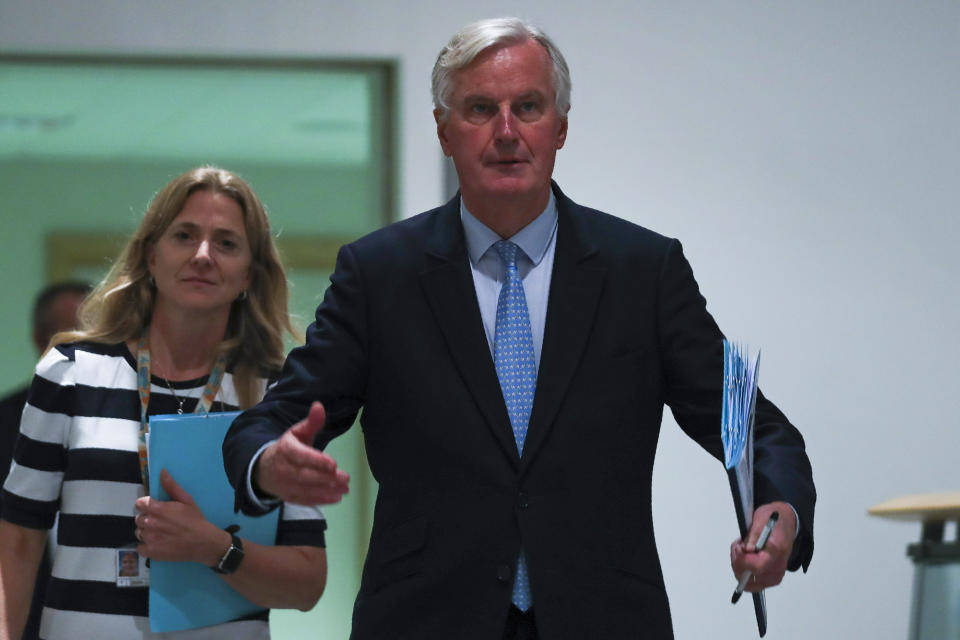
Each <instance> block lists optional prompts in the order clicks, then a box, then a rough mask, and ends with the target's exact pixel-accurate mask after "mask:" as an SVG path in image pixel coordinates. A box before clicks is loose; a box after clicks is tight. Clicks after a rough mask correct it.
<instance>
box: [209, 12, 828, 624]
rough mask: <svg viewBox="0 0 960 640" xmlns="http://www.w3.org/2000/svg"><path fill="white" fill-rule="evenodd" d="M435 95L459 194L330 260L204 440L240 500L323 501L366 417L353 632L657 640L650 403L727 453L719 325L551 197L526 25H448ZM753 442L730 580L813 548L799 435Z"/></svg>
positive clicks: (667, 279)
mask: <svg viewBox="0 0 960 640" xmlns="http://www.w3.org/2000/svg"><path fill="white" fill-rule="evenodd" d="M433 90H434V101H435V105H436V109H435V110H434V116H435V118H436V122H437V134H438V137H439V139H440V144H441V147H442V148H443V150H444V153H446V154H447V155H448V156H451V157H452V158H453V161H454V164H455V166H456V169H457V175H458V177H459V179H460V186H461V192H460V193H459V194H458V196H457V197H455V198H454V199H453V200H451V201H450V202H448V203H447V204H446V205H445V206H443V207H440V208H438V209H435V210H433V211H428V212H426V213H423V214H421V215H419V216H416V217H414V218H411V219H409V220H405V221H402V222H399V223H397V224H394V225H391V226H389V227H387V228H385V229H383V230H381V231H378V232H376V233H373V234H371V235H369V236H367V237H365V238H361V239H360V240H358V241H357V242H355V243H353V244H350V245H347V246H345V247H343V248H342V249H341V251H340V255H339V257H338V261H337V267H336V270H335V272H334V275H333V276H332V277H331V286H330V288H329V289H328V290H327V293H326V295H325V297H324V301H323V303H322V304H321V305H320V307H319V308H318V309H317V316H316V322H315V323H314V324H313V325H311V327H310V329H309V330H308V335H307V342H306V345H305V346H303V347H300V348H298V349H295V350H294V351H293V352H292V353H291V354H290V356H289V358H288V360H287V363H286V365H285V368H284V372H283V375H282V376H281V379H280V381H279V383H278V384H277V386H276V387H275V388H274V389H273V390H272V391H271V392H270V393H268V394H267V396H266V398H265V399H264V400H263V402H262V403H261V404H259V405H258V406H257V407H255V408H254V409H252V410H250V411H248V412H247V413H245V414H244V415H243V416H241V417H240V418H239V419H238V420H237V421H236V422H235V424H234V426H233V428H232V429H231V431H230V433H229V434H228V435H227V438H226V440H225V442H224V459H225V464H226V468H227V471H228V474H229V476H230V479H231V482H232V483H233V484H234V486H235V487H236V488H237V501H238V505H239V506H240V507H241V508H242V509H244V510H245V511H248V512H252V513H256V512H263V511H264V510H266V509H268V508H270V506H271V504H272V503H274V502H275V501H276V500H277V499H284V500H290V501H293V502H302V503H307V504H317V503H329V502H336V501H337V500H339V499H340V497H341V496H342V494H343V493H344V492H345V491H346V490H347V484H348V478H347V476H346V474H345V473H344V472H343V471H341V470H339V469H337V467H336V463H335V461H333V460H332V459H331V458H330V457H329V456H327V455H326V454H324V453H322V451H320V449H322V447H323V446H324V445H325V444H326V443H327V442H329V440H330V439H331V438H333V437H335V436H336V435H338V434H340V433H342V432H343V431H344V430H345V429H347V428H348V427H349V426H350V424H351V423H352V422H353V420H354V418H355V417H356V416H357V414H358V412H359V411H360V410H361V409H362V410H363V413H362V416H361V418H360V424H361V426H362V428H363V432H364V436H365V445H366V451H367V457H368V460H369V463H370V468H371V470H372V472H373V475H374V477H375V478H376V480H377V481H378V483H379V493H378V496H377V502H376V507H375V513H374V522H373V531H372V536H371V541H370V548H369V553H368V555H367V560H366V564H365V567H364V571H363V578H362V583H361V586H360V592H359V594H358V596H357V600H356V605H355V607H354V614H353V635H352V637H354V638H357V639H360V640H366V639H382V638H416V639H418V640H421V639H432V638H458V639H472V638H477V639H496V638H537V637H539V638H543V639H545V640H552V639H559V638H570V639H574V638H575V639H584V638H607V639H616V638H637V637H644V638H671V637H672V629H671V623H670V613H669V607H668V604H667V596H666V592H665V589H664V584H663V578H662V575H661V572H660V566H659V561H658V559H657V552H656V547H655V544H654V539H653V523H652V517H651V509H650V504H651V497H650V493H651V475H652V471H653V460H654V454H655V451H656V444H657V438H658V434H659V428H660V421H661V417H662V413H663V406H664V405H665V404H666V405H669V406H670V408H671V410H672V411H673V413H674V415H675V416H676V418H677V422H678V423H679V424H680V426H681V427H682V428H683V429H684V430H685V431H686V432H687V433H688V434H689V435H690V436H691V437H692V438H694V439H695V440H696V441H697V442H699V443H700V444H701V445H702V446H703V447H704V448H706V449H707V450H708V451H709V452H710V453H712V454H713V455H714V456H717V457H721V456H722V448H721V442H720V426H719V425H720V410H721V398H722V395H721V386H722V385H721V383H722V373H721V372H722V335H721V333H720V331H719V329H718V328H717V326H716V324H715V323H714V321H713V319H712V317H711V316H710V315H709V314H708V313H707V311H706V308H705V301H704V299H703V297H702V296H701V295H700V293H699V291H698V288H697V285H696V282H695V280H694V278H693V274H692V272H691V270H690V267H689V265H688V264H687V261H686V260H685V258H684V257H683V253H682V250H681V247H680V244H679V243H678V242H677V241H676V240H671V239H669V238H665V237H663V236H660V235H657V234H655V233H653V232H651V231H648V230H646V229H643V228H641V227H638V226H636V225H633V224H630V223H627V222H625V221H623V220H620V219H617V218H614V217H612V216H609V215H606V214H603V213H600V212H598V211H594V210H591V209H587V208H585V207H581V206H579V205H577V204H576V203H574V202H573V201H571V200H570V199H569V198H567V197H566V196H565V195H564V194H563V193H562V192H561V191H560V189H559V187H557V185H556V184H553V183H551V174H552V171H553V165H554V159H555V155H556V152H557V150H558V149H560V148H561V147H562V146H563V143H564V140H565V138H566V133H567V110H568V109H569V105H570V102H569V97H570V81H569V73H568V71H567V67H566V63H565V62H564V60H563V56H562V55H561V54H560V52H559V51H558V50H557V49H556V47H555V46H554V45H553V43H552V42H551V41H550V40H549V39H548V38H547V37H546V36H544V35H543V34H542V32H540V31H539V30H537V29H536V28H534V27H531V26H530V25H527V24H525V23H522V22H521V21H519V20H515V19H500V20H489V21H483V22H480V23H476V24H473V25H469V26H467V27H465V28H464V29H462V30H461V31H460V32H459V33H458V34H457V35H455V36H454V38H453V39H452V40H451V41H450V44H449V45H448V46H447V47H446V48H445V49H444V50H443V51H442V52H441V54H440V57H439V58H438V60H437V65H436V66H435V68H434V75H433ZM315 401H319V402H315ZM308 409H309V413H308ZM304 414H307V417H306V418H305V419H304ZM290 425H293V426H292V427H291V426H290ZM756 439H757V456H756V463H755V465H756V481H755V482H756V504H757V511H756V515H755V522H756V523H757V525H756V526H755V527H754V529H753V531H752V532H751V535H750V536H749V539H748V541H746V542H740V541H737V542H735V543H734V544H733V545H732V548H731V557H732V564H733V569H734V571H735V573H737V574H738V575H740V574H741V573H742V572H743V571H745V570H746V569H748V568H749V569H751V570H752V571H753V574H754V576H755V580H753V581H751V583H750V584H749V585H748V587H747V588H748V590H750V591H755V590H759V589H761V588H763V587H769V586H772V585H775V584H777V583H779V582H780V580H781V579H782V577H783V575H784V571H785V570H786V569H787V567H788V566H789V568H790V569H796V568H799V567H800V566H804V567H806V565H807V564H808V563H809V561H810V557H811V555H812V551H813V537H812V525H813V506H814V500H815V492H814V487H813V481H812V477H811V473H810V465H809V462H808V460H807V457H806V455H805V453H804V445H803V440H802V438H801V437H800V434H799V433H798V432H797V431H796V429H794V428H793V427H792V426H791V425H790V424H789V422H788V421H787V420H786V418H785V417H784V416H783V414H782V413H780V411H779V410H777V408H776V407H774V406H773V405H772V404H771V403H770V402H768V401H767V400H766V399H765V398H761V399H760V400H759V401H758V408H757V426H756ZM312 445H315V446H316V447H317V448H314V446H312ZM718 473H719V470H718ZM775 510H776V511H778V512H779V513H780V520H779V524H778V525H777V527H776V528H775V530H774V533H773V535H772V536H771V538H770V541H769V543H768V545H767V547H766V548H765V549H764V551H762V552H756V551H755V550H754V547H753V541H755V540H756V538H757V535H758V533H759V529H760V527H761V526H762V524H763V522H764V521H765V520H766V519H767V516H768V515H769V514H770V513H772V512H773V511H775Z"/></svg>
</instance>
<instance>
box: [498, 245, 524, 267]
mask: <svg viewBox="0 0 960 640" xmlns="http://www.w3.org/2000/svg"><path fill="white" fill-rule="evenodd" d="M493 248H494V249H496V251H497V253H498V254H499V255H500V259H501V260H503V264H505V265H506V266H507V267H515V266H517V253H518V252H519V251H520V247H518V246H517V245H516V244H514V243H513V242H510V241H509V240H501V241H499V242H497V243H496V244H495V245H493Z"/></svg>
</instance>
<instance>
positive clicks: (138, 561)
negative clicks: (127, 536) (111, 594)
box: [114, 546, 150, 587]
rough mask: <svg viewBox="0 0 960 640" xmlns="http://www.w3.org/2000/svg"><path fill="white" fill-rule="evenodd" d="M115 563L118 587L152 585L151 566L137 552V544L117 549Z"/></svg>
mask: <svg viewBox="0 0 960 640" xmlns="http://www.w3.org/2000/svg"><path fill="white" fill-rule="evenodd" d="M114 564H115V569H114V573H115V574H116V578H117V586H118V587H147V586H149V585H150V568H149V567H148V566H147V559H146V558H144V557H142V556H141V555H140V554H139V553H137V548H136V547H135V546H130V547H123V548H120V549H117V550H116V558H115V563H114Z"/></svg>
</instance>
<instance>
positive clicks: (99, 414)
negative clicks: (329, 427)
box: [0, 167, 327, 640]
mask: <svg viewBox="0 0 960 640" xmlns="http://www.w3.org/2000/svg"><path fill="white" fill-rule="evenodd" d="M287 300H288V291H287V284H286V276H285V274H284V271H283V267H282V265H281V264H280V261H279V258H278V256H277V252H276V249H275V247H274V245H273V240H272V238H271V235H270V226H269V222H268V220H267V217H266V213H265V211H264V208H263V205H262V204H261V202H260V200H259V199H258V198H257V196H256V195H255V194H254V193H253V191H252V190H251V188H250V186H249V185H248V184H247V183H246V182H244V181H243V180H242V179H241V178H239V177H238V176H236V175H234V174H233V173H230V172H229V171H224V170H222V169H216V168H212V167H203V168H199V169H194V170H192V171H188V172H187V173H184V174H183V175H181V176H178V177H177V178H175V179H174V180H173V181H172V182H170V183H169V184H168V185H167V186H166V187H164V188H163V189H162V190H161V191H160V192H159V193H158V194H157V195H156V197H154V199H153V201H152V202H151V204H150V205H149V207H148V209H147V212H146V214H145V216H144V218H143V220H142V222H141V223H140V226H139V228H138V229H137V231H136V232H135V233H134V234H133V237H131V238H130V240H129V241H128V243H127V245H126V247H125V249H124V250H123V252H122V254H121V255H120V258H119V259H118V260H117V262H116V263H115V264H114V265H113V268H112V269H111V270H110V272H109V274H108V275H107V277H106V278H105V279H104V281H103V282H102V283H101V284H100V285H99V286H98V287H97V288H96V289H95V290H94V291H93V292H92V293H91V295H90V297H89V298H88V299H87V301H86V302H85V303H84V305H83V307H82V309H81V312H80V315H81V329H80V330H78V331H75V332H67V333H61V334H58V335H57V336H55V337H54V339H53V340H52V342H51V347H50V348H49V349H48V351H47V352H46V354H45V355H44V356H43V358H42V359H41V360H40V363H39V364H38V365H37V370H36V376H35V377H34V382H33V384H32V387H31V391H30V395H29V398H28V402H27V407H26V408H25V409H24V413H23V419H22V421H21V433H20V438H19V442H18V446H17V451H16V454H15V456H14V465H13V467H12V469H11V473H10V475H9V477H8V479H7V481H6V483H5V484H4V488H3V493H2V500H3V502H2V512H0V640H6V639H8V638H19V637H20V633H21V630H22V628H23V624H24V620H25V618H26V615H27V610H28V607H29V604H30V602H29V598H30V589H29V588H28V587H27V585H30V584H32V580H33V576H34V575H35V572H36V568H37V565H38V563H39V560H40V557H41V554H42V551H43V542H44V538H45V535H46V530H47V529H49V528H50V527H51V526H52V524H53V521H54V517H55V516H57V515H58V514H59V525H58V529H59V531H58V541H59V545H58V547H57V553H56V556H55V558H54V565H53V576H52V578H51V581H50V584H49V586H48V589H47V599H46V602H45V606H44V611H43V618H42V622H41V636H42V637H44V638H48V639H49V640H58V639H60V638H75V637H77V636H78V634H80V635H82V636H83V637H89V638H119V639H126V638H131V639H140V638H151V637H155V635H156V634H152V633H151V632H150V630H149V628H150V627H149V621H148V617H147V616H148V614H149V612H148V610H147V607H148V588H147V587H146V586H144V585H143V583H142V581H139V580H131V579H130V577H129V576H128V575H127V574H129V573H130V569H129V567H128V568H127V569H126V570H123V569H122V568H121V566H122V565H121V563H120V562H119V561H118V560H117V559H118V558H119V557H120V556H121V550H130V549H136V551H137V552H138V553H139V555H140V556H142V557H146V558H156V559H159V560H172V561H190V562H198V563H202V564H205V565H207V566H209V567H211V569H212V570H215V571H218V573H219V574H220V576H221V578H222V579H223V580H224V581H226V582H227V583H228V584H229V585H230V586H232V587H233V588H234V589H236V590H237V591H239V592H240V593H242V594H243V595H244V596H246V597H247V598H248V599H249V600H251V601H253V602H255V603H257V604H258V605H260V606H262V607H263V611H262V613H261V614H259V615H256V616H254V617H251V618H247V619H244V620H238V621H232V622H228V623H224V624H222V625H216V626H213V627H206V628H203V629H197V630H192V631H185V632H179V633H178V634H174V635H175V636H176V637H178V638H180V637H182V638H231V639H234V638H267V637H269V630H268V625H267V610H268V609H269V608H298V609H303V610H307V609H310V608H311V607H313V605H314V604H315V603H316V602H317V600H318V598H319V597H320V595H321V593H322V592H323V589H324V586H325V583H326V568H327V567H326V551H325V549H324V539H323V532H324V529H325V522H324V520H323V516H322V514H321V513H320V511H319V509H316V508H305V507H300V506H296V505H290V504H284V505H283V512H282V514H281V516H280V521H279V524H278V531H277V541H276V542H277V544H276V546H261V545H256V544H254V543H252V542H249V541H243V540H242V539H238V538H236V537H235V536H233V535H232V534H231V533H229V532H227V531H224V530H222V529H219V528H217V527H216V526H215V525H213V524H211V523H210V522H208V521H207V520H206V519H205V518H204V517H203V514H202V513H201V512H200V510H199V509H198V508H197V507H196V506H195V505H194V504H193V502H192V500H191V499H190V496H189V494H187V492H186V491H184V490H183V489H182V488H181V487H180V486H179V485H177V483H176V478H173V477H171V476H170V474H168V473H164V474H163V478H162V483H163V485H164V488H165V489H166V490H167V492H168V493H169V494H170V495H171V496H172V497H173V500H172V501H170V502H164V503H161V502H157V501H151V499H150V498H149V497H145V496H144V488H143V486H144V481H143V477H144V476H143V472H144V468H143V467H142V466H141V462H140V455H139V452H140V446H141V443H142V439H143V430H144V424H145V422H146V419H147V417H148V416H149V415H153V414H159V413H178V412H192V411H204V410H208V411H230V410H235V409H238V408H246V407H249V406H252V405H253V404H255V403H256V402H257V401H258V400H259V399H260V397H261V396H262V395H263V393H264V390H265V387H266V383H267V380H268V379H270V378H271V377H274V376H275V375H276V374H277V372H278V371H279V369H280V366H281V365H282V363H283V356H284V353H283V340H282V336H283V332H284V331H290V332H292V329H291V325H290V319H289V316H288V312H287ZM210 473H211V474H220V473H223V471H222V469H221V468H220V467H219V465H218V464H217V463H216V462H213V463H212V464H211V467H210ZM238 547H240V548H242V553H239V552H238V551H239V550H240V549H238ZM121 573H122V574H124V575H123V576H121ZM170 636H171V634H162V637H165V638H166V637H170ZM157 637H161V636H159V635H157Z"/></svg>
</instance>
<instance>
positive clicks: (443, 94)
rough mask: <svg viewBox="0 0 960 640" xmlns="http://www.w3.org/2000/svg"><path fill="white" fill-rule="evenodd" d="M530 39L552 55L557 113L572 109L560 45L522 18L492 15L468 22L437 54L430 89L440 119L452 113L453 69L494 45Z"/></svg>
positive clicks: (458, 68)
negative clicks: (484, 18)
mask: <svg viewBox="0 0 960 640" xmlns="http://www.w3.org/2000/svg"><path fill="white" fill-rule="evenodd" d="M527 40H536V41H537V42H538V43H540V45H541V46H543V48H544V49H546V51H547V54H548V55H549V56H550V60H551V62H552V63H553V74H552V75H553V92H554V94H555V95H556V109H557V113H558V114H559V115H560V117H566V115H567V112H568V111H569V110H570V69H569V68H568V67H567V61H566V60H564V58H563V54H562V53H560V49H558V48H557V45H555V44H554V43H553V41H552V40H551V39H550V38H549V37H547V34H545V33H544V32H543V31H541V30H540V29H538V28H537V27H535V26H533V25H532V24H529V23H527V22H524V21H523V20H521V19H520V18H491V19H489V20H480V21H479V22H474V23H471V24H468V25H467V26H465V27H463V28H462V29H460V30H459V31H457V32H456V33H455V34H453V37H452V38H450V42H448V43H447V46H445V47H444V48H443V49H442V50H441V51H440V55H438V56H437V62H436V64H434V65H433V76H432V82H431V90H432V92H433V106H434V107H435V108H437V109H438V110H440V111H441V115H440V118H441V119H442V120H446V118H447V116H448V115H449V114H450V105H449V104H447V100H448V99H449V98H450V92H451V91H452V86H451V85H452V75H453V72H454V71H458V70H460V69H463V68H464V67H467V66H468V65H469V64H470V63H471V62H473V60H474V59H475V58H476V57H477V56H478V55H480V54H481V53H483V52H484V51H486V50H487V49H489V48H491V47H500V46H505V45H511V44H520V43H523V42H526V41H527Z"/></svg>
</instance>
